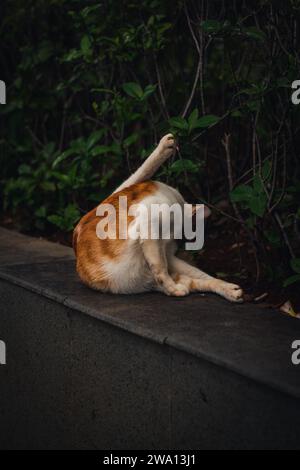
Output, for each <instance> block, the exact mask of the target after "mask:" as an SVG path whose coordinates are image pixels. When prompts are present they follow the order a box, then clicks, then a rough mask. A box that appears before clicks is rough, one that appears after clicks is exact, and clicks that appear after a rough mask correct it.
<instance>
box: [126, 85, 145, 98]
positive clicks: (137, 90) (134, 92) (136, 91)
mask: <svg viewBox="0 0 300 470" xmlns="http://www.w3.org/2000/svg"><path fill="white" fill-rule="evenodd" d="M122 88H123V90H124V91H125V93H127V95H129V96H131V97H132V98H137V99H139V100H140V99H142V98H143V90H142V88H141V86H140V85H139V84H138V83H134V82H128V83H123V85H122Z"/></svg>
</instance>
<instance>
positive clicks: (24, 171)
mask: <svg viewBox="0 0 300 470" xmlns="http://www.w3.org/2000/svg"><path fill="white" fill-rule="evenodd" d="M31 171H32V170H31V168H30V166H29V165H26V163H22V164H21V165H20V166H19V168H18V173H19V175H30V173H31Z"/></svg>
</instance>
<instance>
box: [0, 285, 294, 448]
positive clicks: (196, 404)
mask: <svg viewBox="0 0 300 470" xmlns="http://www.w3.org/2000/svg"><path fill="white" fill-rule="evenodd" d="M0 339H5V341H6V345H7V364H6V365H1V366H0V448H1V449H106V450H109V449H111V450H114V449H122V450H125V449H129V450H137V449H288V448H292V449H300V440H299V434H298V430H299V428H300V407H299V401H298V400H297V399H296V398H292V397H291V396H289V395H288V394H284V393H281V392H279V391H275V390H273V389H272V388H269V387H267V386H264V385H260V384H258V383H256V382H255V381H253V380H250V379H247V378H245V377H243V376H241V375H239V374H236V373H234V372H232V371H230V370H228V369H226V368H224V367H219V366H217V365H213V364H211V363H209V362H208V361H205V360H203V359H200V358H197V357H195V356H193V355H191V354H188V353H185V352H181V351H179V350H177V349H176V348H173V347H171V346H169V345H166V344H158V343H156V342H154V341H151V340H149V339H146V338H142V337H139V336H137V335H134V334H132V333H129V332H126V331H124V330H122V329H120V328H118V327H116V326H112V325H109V324H107V323H105V322H103V321H100V320H99V319H96V318H92V317H91V316H88V315H85V314H83V313H80V312H78V311H75V310H71V309H70V308H67V307H66V306H64V305H62V304H59V303H57V302H55V301H52V300H49V299H47V298H45V297H43V296H42V295H39V294H37V293H33V292H30V291H29V290H26V289H24V288H22V287H19V286H17V285H13V284H11V283H9V282H6V281H4V280H0Z"/></svg>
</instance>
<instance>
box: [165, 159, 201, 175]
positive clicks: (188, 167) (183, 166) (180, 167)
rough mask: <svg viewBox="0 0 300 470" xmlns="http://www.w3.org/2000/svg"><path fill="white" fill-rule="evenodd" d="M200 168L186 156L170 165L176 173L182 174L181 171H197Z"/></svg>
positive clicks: (171, 169)
mask: <svg viewBox="0 0 300 470" xmlns="http://www.w3.org/2000/svg"><path fill="white" fill-rule="evenodd" d="M198 170H199V166H198V165H197V164H196V163H194V162H192V160H188V159H186V158H182V159H180V160H176V162H174V163H172V165H171V166H170V171H171V172H172V173H175V174H176V175H180V174H181V173H184V172H188V173H196V172H197V171H198Z"/></svg>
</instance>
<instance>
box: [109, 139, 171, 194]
mask: <svg viewBox="0 0 300 470" xmlns="http://www.w3.org/2000/svg"><path fill="white" fill-rule="evenodd" d="M176 149H177V147H176V141H175V139H174V136H173V135H172V134H167V135H165V136H164V137H163V138H162V139H161V140H160V142H159V144H158V146H157V147H156V148H155V150H154V151H153V152H152V153H151V155H149V157H148V158H147V160H145V161H144V163H143V164H142V165H141V166H140V167H139V168H138V169H137V170H136V172H135V173H133V174H132V175H131V176H130V177H129V178H128V179H127V180H126V181H124V183H122V184H121V186H119V187H118V188H117V189H116V190H115V191H114V193H117V192H118V191H121V190H122V189H125V188H128V186H131V185H132V184H136V183H142V182H143V181H146V180H149V179H151V178H152V176H153V175H154V174H155V173H156V172H157V170H158V169H159V167H160V166H161V165H162V164H163V163H164V162H165V161H166V160H167V159H168V158H169V157H171V155H174V153H175V152H176Z"/></svg>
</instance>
